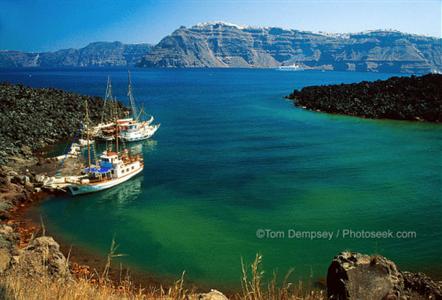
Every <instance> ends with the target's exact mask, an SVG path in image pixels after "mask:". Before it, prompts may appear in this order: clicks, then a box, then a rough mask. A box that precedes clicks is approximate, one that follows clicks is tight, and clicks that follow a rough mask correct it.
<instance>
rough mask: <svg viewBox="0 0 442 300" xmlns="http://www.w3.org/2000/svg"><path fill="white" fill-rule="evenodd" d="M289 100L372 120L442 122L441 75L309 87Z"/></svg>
mask: <svg viewBox="0 0 442 300" xmlns="http://www.w3.org/2000/svg"><path fill="white" fill-rule="evenodd" d="M287 98H288V99H292V100H293V101H294V104H295V105H296V106H300V107H303V108H306V109H310V110H315V111H322V112H327V113H333V114H344V115H351V116H358V117H364V118H372V119H395V120H418V121H427V122H437V123H440V122H442V75H440V74H427V75H424V76H419V77H416V76H410V77H391V78H389V79H387V80H377V81H374V82H368V81H363V82H359V83H352V84H337V85H323V86H309V87H304V88H302V89H301V90H294V91H293V93H291V94H290V95H289V96H287Z"/></svg>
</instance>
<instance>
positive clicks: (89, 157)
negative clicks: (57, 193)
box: [85, 100, 91, 170]
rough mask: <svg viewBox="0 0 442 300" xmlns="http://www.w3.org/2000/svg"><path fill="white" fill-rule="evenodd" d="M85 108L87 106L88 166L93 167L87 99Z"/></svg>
mask: <svg viewBox="0 0 442 300" xmlns="http://www.w3.org/2000/svg"><path fill="white" fill-rule="evenodd" d="M85 108H86V116H85V125H86V139H87V161H88V168H89V170H90V169H91V143H90V140H89V109H88V106H87V100H86V101H85Z"/></svg>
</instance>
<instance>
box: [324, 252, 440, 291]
mask: <svg viewBox="0 0 442 300" xmlns="http://www.w3.org/2000/svg"><path fill="white" fill-rule="evenodd" d="M327 293H328V296H329V298H330V299H338V300H343V299H358V300H362V299H385V300H387V299H388V300H394V299H442V292H441V288H440V286H438V285H437V284H436V283H435V282H434V281H432V280H431V279H430V278H429V277H427V276H425V275H424V274H421V273H419V274H413V273H409V272H404V273H402V272H400V271H399V269H398V268H397V266H396V264H395V263H394V262H392V261H390V260H388V259H387V258H385V257H382V256H369V255H365V254H360V253H353V252H342V253H340V254H339V255H337V256H336V257H335V258H334V259H333V261H332V263H331V265H330V267H329V268H328V274H327Z"/></svg>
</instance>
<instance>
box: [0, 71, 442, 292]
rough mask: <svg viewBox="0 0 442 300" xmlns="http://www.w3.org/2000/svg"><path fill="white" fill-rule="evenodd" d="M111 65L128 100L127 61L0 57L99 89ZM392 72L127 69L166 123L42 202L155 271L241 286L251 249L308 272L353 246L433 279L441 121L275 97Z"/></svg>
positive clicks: (47, 217) (23, 79)
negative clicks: (110, 170) (108, 183)
mask: <svg viewBox="0 0 442 300" xmlns="http://www.w3.org/2000/svg"><path fill="white" fill-rule="evenodd" d="M108 75H110V76H111V78H112V83H113V89H114V95H116V96H117V98H118V99H120V100H122V101H126V92H127V90H126V88H127V73H126V71H125V70H116V69H98V70H97V69H87V70H22V71H8V70H3V71H0V80H1V81H5V80H7V81H10V82H20V83H23V84H26V85H30V86H32V87H56V88H61V89H64V90H68V91H73V92H77V93H82V94H88V95H98V96H104V93H105V88H106V80H107V76H108ZM393 75H394V74H381V73H344V72H316V71H304V72H282V71H278V70H254V69H177V70H164V69H143V70H139V69H135V70H132V81H133V89H134V95H135V98H136V99H137V101H139V103H143V104H144V107H145V109H146V110H147V111H148V112H149V113H151V114H152V115H154V116H155V118H156V121H157V122H159V123H161V127H160V129H159V131H158V132H157V134H156V135H155V136H154V138H153V139H152V140H150V141H146V142H144V143H138V144H132V145H129V146H130V147H135V148H137V149H139V151H142V152H143V153H144V158H145V163H146V166H145V169H144V171H143V173H142V175H140V176H138V177H136V178H134V179H133V180H130V181H129V182H126V183H124V184H122V185H120V186H118V187H116V188H114V189H111V190H108V191H104V192H101V193H98V194H92V195H85V196H81V197H75V198H73V197H70V196H58V197H52V198H51V199H49V200H48V201H45V202H43V203H42V204H41V205H40V206H39V207H38V208H36V210H37V213H38V214H41V215H42V216H43V219H44V221H45V223H46V226H47V227H48V229H49V230H50V231H52V232H55V233H56V234H57V235H60V236H62V237H63V239H64V240H65V241H66V242H67V243H71V244H74V245H79V246H81V247H84V248H85V249H89V250H90V251H94V252H96V253H101V254H103V255H104V254H105V253H107V251H108V248H109V245H110V243H111V240H112V237H114V236H115V239H116V241H117V243H119V244H120V248H119V251H120V252H122V253H125V254H127V256H126V257H124V258H122V259H121V261H122V262H123V263H125V264H127V265H129V266H130V267H131V268H133V269H137V270H141V271H146V272H149V273H153V274H155V275H156V276H158V277H160V278H161V277H162V276H164V277H174V278H178V277H179V276H180V275H181V273H182V271H184V270H185V271H186V277H187V278H189V279H190V280H192V281H195V282H197V283H200V284H203V285H206V284H207V285H216V286H217V287H219V286H220V285H221V286H229V287H239V283H240V281H239V279H240V270H241V264H240V260H241V258H243V259H244V260H245V261H246V262H251V260H252V259H253V258H254V256H255V254H256V253H258V252H259V253H261V254H262V255H263V259H264V268H265V270H266V273H267V274H271V273H272V270H274V269H278V270H279V272H280V274H281V275H283V274H285V272H286V271H287V270H288V269H289V268H291V267H294V268H295V272H294V274H295V277H297V278H303V279H310V280H311V279H313V280H316V279H318V278H323V277H325V275H326V272H327V267H328V265H329V263H330V261H331V259H332V258H333V256H335V255H336V254H337V253H339V252H340V251H343V250H346V249H350V250H354V251H360V252H364V253H369V254H373V253H376V254H381V255H384V256H387V257H388V258H390V259H392V260H394V261H395V262H396V263H397V264H398V265H399V267H400V268H401V269H403V270H410V271H423V272H427V273H429V274H431V275H433V276H436V278H439V279H441V277H442V276H441V275H442V256H441V255H440V251H441V249H442V235H441V233H442V221H441V217H440V216H441V213H442V172H441V170H442V156H441V155H442V127H441V125H436V124H428V123H417V122H405V121H388V120H367V119H361V118H355V117H347V116H337V115H329V114H324V113H317V112H311V111H306V110H303V109H300V108H296V107H294V106H293V104H292V103H291V102H290V101H287V100H285V99H283V96H285V95H287V94H289V93H290V92H291V91H292V90H293V89H294V88H301V87H303V86H308V85H318V84H334V83H342V82H346V83H348V82H359V81H362V80H370V81H372V80H377V79H386V78H388V77H390V76H393ZM345 230H351V231H353V232H354V233H355V234H358V233H360V232H362V231H365V232H367V231H369V232H378V231H379V232H385V231H389V230H390V231H391V232H393V233H396V232H397V231H399V232H407V233H409V232H415V233H416V236H415V237H406V238H403V237H402V238H399V237H396V236H395V237H388V238H382V237H377V238H376V237H365V238H362V237H357V236H353V237H352V236H346V237H344V236H343V233H344V231H345ZM295 231H297V232H299V234H303V236H297V237H293V236H289V234H293V232H295ZM263 232H264V233H263ZM281 232H282V233H283V234H281ZM305 232H332V233H333V234H334V236H333V237H332V238H311V236H310V237H308V236H305V235H304V234H305ZM346 232H349V231H346Z"/></svg>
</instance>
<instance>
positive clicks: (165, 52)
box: [139, 22, 442, 73]
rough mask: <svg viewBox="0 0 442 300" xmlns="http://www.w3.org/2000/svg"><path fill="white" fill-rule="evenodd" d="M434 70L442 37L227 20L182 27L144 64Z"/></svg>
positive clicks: (441, 57)
mask: <svg viewBox="0 0 442 300" xmlns="http://www.w3.org/2000/svg"><path fill="white" fill-rule="evenodd" d="M295 63H296V64H298V65H300V66H301V67H303V68H305V69H312V68H313V69H327V70H339V71H376V72H405V73H428V72H431V71H432V70H442V40H441V39H438V38H432V37H426V36H419V35H412V34H406V33H401V32H397V31H382V30H377V31H370V32H365V33H355V34H334V35H330V34H322V33H312V32H308V31H299V30H288V29H282V28H276V27H270V28H269V27H265V28H253V27H241V26H237V25H233V24H227V23H223V22H215V23H203V24H198V25H196V26H192V27H190V28H186V27H180V28H179V29H177V30H176V31H174V32H173V33H172V34H171V35H169V36H166V37H165V38H164V39H162V40H161V41H160V42H159V43H158V44H157V45H156V46H154V47H153V49H152V50H151V51H150V52H149V53H148V54H147V55H146V56H145V57H144V58H143V60H142V61H141V63H140V64H139V65H140V66H142V67H242V68H244V67H276V66H281V65H292V64H295Z"/></svg>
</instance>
